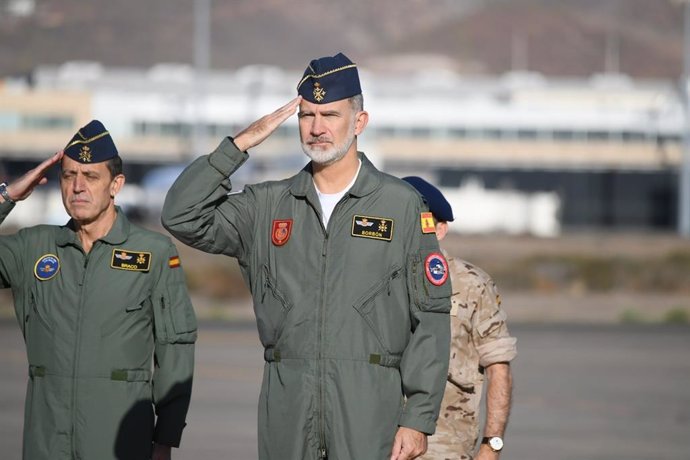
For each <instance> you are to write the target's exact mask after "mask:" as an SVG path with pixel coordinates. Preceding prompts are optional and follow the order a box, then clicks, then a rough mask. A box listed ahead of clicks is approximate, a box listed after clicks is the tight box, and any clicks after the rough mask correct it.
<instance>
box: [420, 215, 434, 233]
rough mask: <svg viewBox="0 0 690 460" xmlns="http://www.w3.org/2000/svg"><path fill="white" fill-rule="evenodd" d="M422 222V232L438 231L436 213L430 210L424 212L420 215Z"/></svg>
mask: <svg viewBox="0 0 690 460" xmlns="http://www.w3.org/2000/svg"><path fill="white" fill-rule="evenodd" d="M420 220H421V223H422V233H436V224H434V215H433V214H432V213H430V212H423V213H422V214H421V216H420Z"/></svg>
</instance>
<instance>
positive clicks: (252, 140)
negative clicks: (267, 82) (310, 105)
mask: <svg viewBox="0 0 690 460" xmlns="http://www.w3.org/2000/svg"><path fill="white" fill-rule="evenodd" d="M301 101H302V96H297V97H296V98H294V99H293V100H291V101H290V102H288V103H287V104H285V105H284V106H282V107H281V108H279V109H278V110H276V111H275V112H273V113H269V114H268V115H265V116H263V117H261V118H259V119H258V120H256V121H255V122H254V123H252V124H251V125H249V126H248V127H247V128H246V129H244V130H242V131H241V132H240V133H239V134H237V136H235V138H234V139H233V140H234V141H235V145H236V146H237V148H238V149H240V150H242V151H243V152H244V151H246V150H248V149H250V148H252V147H254V146H257V145H259V144H260V143H262V142H263V141H264V140H265V139H266V138H267V137H268V136H270V135H271V133H272V132H273V131H275V130H276V129H277V128H278V127H279V126H280V125H282V124H283V122H284V121H285V120H287V119H288V118H290V117H291V116H292V115H294V113H295V110H296V109H297V107H299V103H300V102H301Z"/></svg>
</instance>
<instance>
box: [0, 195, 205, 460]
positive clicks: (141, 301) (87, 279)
mask: <svg viewBox="0 0 690 460" xmlns="http://www.w3.org/2000/svg"><path fill="white" fill-rule="evenodd" d="M13 206H14V205H11V204H9V203H0V223H1V222H2V221H3V220H4V219H5V217H6V216H7V214H8V213H9V212H10V210H11V209H12V208H13ZM0 287H1V288H10V287H11V288H12V293H13V295H14V306H15V312H16V315H17V320H18V321H19V325H20V327H21V329H22V333H23V335H24V340H25V342H26V352H27V357H28V361H29V381H28V388H27V394H26V407H25V415H24V459H26V460H44V459H45V460H48V459H50V460H63V459H70V460H77V459H79V460H108V459H118V460H144V459H149V458H150V456H151V447H152V442H153V441H156V442H158V443H161V444H166V445H171V446H178V445H179V443H180V437H181V436H182V430H183V428H184V426H185V417H186V413H187V408H188V406H189V399H190V396H191V387H192V373H193V368H194V342H195V340H196V318H195V316H194V311H193V309H192V305H191V302H190V300H189V296H188V294H187V288H186V285H185V280H184V275H183V272H182V268H180V267H179V258H178V257H177V252H176V249H175V247H174V246H173V244H172V242H171V241H170V239H169V238H167V237H165V236H163V235H160V234H158V233H156V232H152V231H149V230H145V229H143V228H140V227H138V226H135V225H133V224H130V223H129V221H128V220H127V218H126V217H125V215H124V213H122V212H121V211H120V210H119V209H118V215H117V220H116V221H115V223H114V225H113V227H112V229H111V230H110V231H109V233H108V234H107V235H106V236H105V237H103V238H101V239H100V240H98V241H97V242H95V243H94V245H93V247H92V249H91V251H90V252H89V253H88V254H85V253H84V251H83V249H82V247H81V244H80V242H79V240H78V238H77V236H76V233H75V232H74V231H73V230H72V229H71V223H69V224H68V225H66V226H53V225H39V226H36V227H31V228H25V229H22V230H20V231H19V232H17V233H16V234H13V235H6V236H0ZM154 356H155V363H154V362H153V361H154V360H153V359H152V358H153V357H154ZM154 408H155V415H157V418H156V417H154ZM154 419H155V420H154Z"/></svg>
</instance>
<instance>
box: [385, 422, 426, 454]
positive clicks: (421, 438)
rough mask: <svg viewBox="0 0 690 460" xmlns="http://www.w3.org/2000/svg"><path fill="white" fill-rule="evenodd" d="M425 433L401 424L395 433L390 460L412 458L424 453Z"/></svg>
mask: <svg viewBox="0 0 690 460" xmlns="http://www.w3.org/2000/svg"><path fill="white" fill-rule="evenodd" d="M426 449H427V439H426V434H424V433H422V432H420V431H417V430H413V429H412V428H406V427H404V426H401V427H400V428H398V432H397V433H395V441H394V442H393V452H392V453H391V458H390V460H412V459H413V458H417V457H419V456H420V455H423V454H424V453H426Z"/></svg>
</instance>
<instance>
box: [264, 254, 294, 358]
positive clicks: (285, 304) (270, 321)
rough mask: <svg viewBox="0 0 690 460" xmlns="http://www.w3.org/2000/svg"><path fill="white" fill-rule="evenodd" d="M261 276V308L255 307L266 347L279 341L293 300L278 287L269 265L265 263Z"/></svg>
mask: <svg viewBox="0 0 690 460" xmlns="http://www.w3.org/2000/svg"><path fill="white" fill-rule="evenodd" d="M261 276H262V285H261V291H260V299H259V300H260V302H259V303H258V305H260V308H255V314H256V323H257V327H258V329H259V337H260V338H261V342H262V344H263V345H264V346H265V347H266V346H270V345H276V344H277V343H278V340H279V339H280V336H281V334H282V332H283V329H284V328H285V321H286V319H287V315H288V313H289V312H290V310H292V302H290V300H289V299H288V298H287V297H286V296H285V294H284V293H283V292H282V290H281V289H280V288H279V287H278V283H277V281H276V280H275V278H274V277H273V276H272V275H271V271H270V269H269V267H268V265H264V267H263V270H262V274H261Z"/></svg>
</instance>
